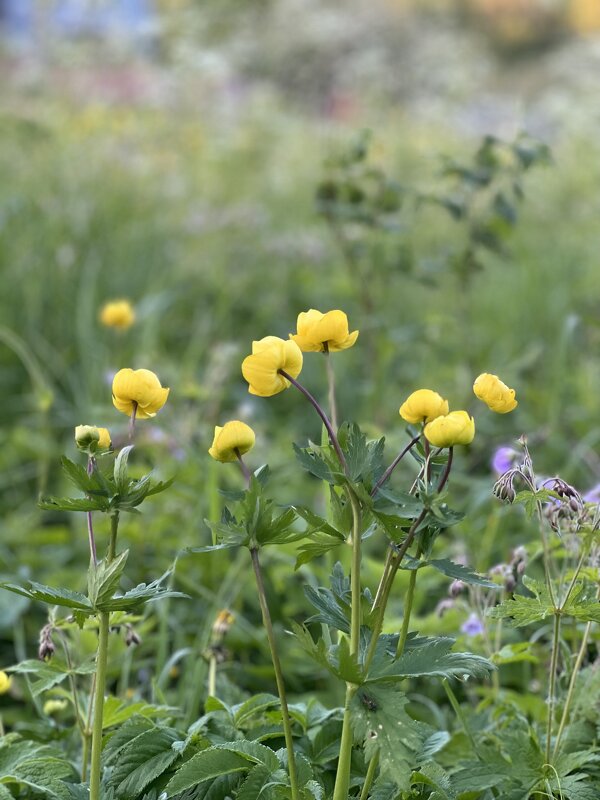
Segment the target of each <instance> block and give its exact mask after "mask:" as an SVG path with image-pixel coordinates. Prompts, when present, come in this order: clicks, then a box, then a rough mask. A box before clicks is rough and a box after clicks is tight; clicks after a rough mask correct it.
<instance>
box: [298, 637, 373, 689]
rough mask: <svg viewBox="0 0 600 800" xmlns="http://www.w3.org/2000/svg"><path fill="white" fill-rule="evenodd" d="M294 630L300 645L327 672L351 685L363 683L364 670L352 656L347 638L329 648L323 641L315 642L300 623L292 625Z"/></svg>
mask: <svg viewBox="0 0 600 800" xmlns="http://www.w3.org/2000/svg"><path fill="white" fill-rule="evenodd" d="M292 629H293V632H294V635H295V636H296V639H297V640H298V644H299V645H300V647H301V648H302V649H303V650H304V652H305V653H307V654H308V655H309V656H310V657H311V658H312V659H313V661H316V663H317V664H319V665H320V666H322V667H324V668H325V669H326V670H328V671H329V672H331V674H332V675H335V676H336V678H340V679H341V680H343V681H348V682H349V683H362V680H363V674H362V670H361V668H360V666H359V664H358V662H357V660H356V656H354V655H351V654H350V647H349V644H348V640H347V638H346V637H342V638H341V639H340V642H339V644H337V645H332V646H331V647H328V646H327V644H326V643H325V642H324V640H323V639H319V640H318V641H317V642H314V641H313V638H312V636H311V635H310V632H309V631H308V630H307V629H306V628H305V627H303V626H301V625H298V623H296V622H293V623H292Z"/></svg>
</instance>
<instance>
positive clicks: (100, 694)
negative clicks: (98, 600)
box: [90, 512, 119, 800]
mask: <svg viewBox="0 0 600 800" xmlns="http://www.w3.org/2000/svg"><path fill="white" fill-rule="evenodd" d="M118 529H119V513H118V512H116V513H115V514H113V515H112V516H111V518H110V539H109V544H108V553H107V556H106V561H107V563H108V564H110V562H111V561H113V560H114V558H115V555H116V550H117V532H118ZM109 622H110V613H109V612H108V611H101V612H100V614H99V615H98V628H99V630H98V651H97V655H96V675H95V679H96V684H95V690H94V722H93V726H92V757H91V769H90V800H99V798H100V781H101V769H102V764H101V762H102V727H103V717H104V693H105V689H106V667H107V663H108V629H109Z"/></svg>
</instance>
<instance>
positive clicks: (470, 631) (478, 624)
mask: <svg viewBox="0 0 600 800" xmlns="http://www.w3.org/2000/svg"><path fill="white" fill-rule="evenodd" d="M460 629H461V631H462V632H463V633H464V634H466V635H467V636H480V635H481V634H482V633H483V631H484V628H483V622H482V621H481V620H480V619H479V617H478V616H477V614H476V613H475V612H474V611H473V612H471V614H469V618H468V619H467V620H466V621H465V622H463V624H462V625H461V626H460Z"/></svg>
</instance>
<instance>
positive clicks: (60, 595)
mask: <svg viewBox="0 0 600 800" xmlns="http://www.w3.org/2000/svg"><path fill="white" fill-rule="evenodd" d="M0 589H6V590H7V591H9V592H13V593H14V594H20V595H22V596H23V597H28V598H30V599H31V600H39V601H40V602H41V603H48V605H52V606H65V607H66V608H72V609H76V610H78V611H85V612H87V613H88V614H93V613H94V608H93V606H92V604H91V603H90V601H89V600H88V598H87V597H86V596H85V595H84V594H81V593H80V592H73V591H71V589H63V588H59V589H54V588H52V587H51V586H44V585H43V584H41V583H36V582H35V581H27V582H26V584H25V585H24V586H19V584H17V583H10V582H6V581H5V582H2V583H0Z"/></svg>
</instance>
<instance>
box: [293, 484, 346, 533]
mask: <svg viewBox="0 0 600 800" xmlns="http://www.w3.org/2000/svg"><path fill="white" fill-rule="evenodd" d="M332 494H335V493H334V492H332ZM291 508H292V509H293V510H294V511H295V513H296V514H297V515H298V516H299V517H300V518H301V519H303V520H304V521H305V522H306V524H307V525H308V528H307V529H306V531H305V534H306V535H307V536H311V535H312V534H314V533H325V534H327V535H328V536H331V537H335V538H336V539H338V540H340V541H344V539H345V536H344V534H343V533H340V531H339V530H337V529H336V528H334V527H333V525H331V524H330V523H329V522H327V520H326V519H323V517H320V516H319V515H318V514H315V513H314V511H312V510H311V509H310V508H306V507H305V506H296V505H294V506H291ZM348 530H349V528H348Z"/></svg>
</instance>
